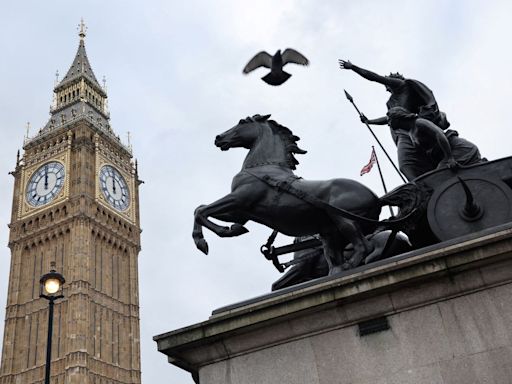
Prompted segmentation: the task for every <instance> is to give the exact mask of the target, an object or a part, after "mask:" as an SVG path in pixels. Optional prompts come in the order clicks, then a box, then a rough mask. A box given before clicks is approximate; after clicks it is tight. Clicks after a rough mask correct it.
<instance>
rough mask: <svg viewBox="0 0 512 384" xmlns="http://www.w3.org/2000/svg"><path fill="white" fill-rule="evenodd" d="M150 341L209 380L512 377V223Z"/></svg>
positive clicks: (498, 382)
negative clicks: (153, 341)
mask: <svg viewBox="0 0 512 384" xmlns="http://www.w3.org/2000/svg"><path fill="white" fill-rule="evenodd" d="M154 340H155V341H156V342H157V344H158V350H159V351H160V352H162V353H164V354H166V355H167V356H168V359H169V362H170V363H171V364H174V365H177V366H179V367H181V368H183V369H186V370H188V371H190V372H191V373H192V374H193V376H194V377H195V379H196V382H198V381H199V382H200V383H201V384H249V383H250V384H252V383H258V384H266V383H272V384H285V383H290V384H300V383H304V384H306V383H307V384H314V383H319V384H320V383H321V384H334V383H336V384H349V383H350V384H363V383H364V384H370V383H371V384H398V383H404V384H405V383H407V384H410V383H414V384H423V383H425V384H426V383H432V384H458V383H460V384H470V383H493V384H507V383H512V226H511V225H507V226H502V227H498V228H494V229H492V230H487V231H483V232H481V233H478V234H475V235H472V236H467V237H465V238H460V239H457V240H456V241H451V242H445V243H442V244H439V245H437V246H433V247H428V248H424V249H421V250H418V251H414V252H411V253H408V254H405V255H401V256H397V257H394V258H391V259H388V260H385V261H382V262H379V263H375V264H372V265H369V266H366V267H364V268H359V269H357V270H355V271H351V273H347V274H345V275H339V276H335V277H330V278H324V279H319V280H316V281H314V282H310V283H305V284H302V285H299V286H296V287H293V288H289V289H285V290H282V291H277V292H274V293H271V294H268V295H265V296H261V297H258V298H255V299H252V300H248V301H246V302H242V303H238V304H235V305H231V306H227V307H224V308H220V309H218V310H216V311H214V312H213V314H212V316H211V317H210V318H209V319H208V320H207V321H205V322H202V323H199V324H195V325H192V326H189V327H186V328H182V329H179V330H176V331H172V332H168V333H165V334H162V335H159V336H155V337H154Z"/></svg>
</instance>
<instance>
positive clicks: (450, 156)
mask: <svg viewBox="0 0 512 384" xmlns="http://www.w3.org/2000/svg"><path fill="white" fill-rule="evenodd" d="M363 118H364V117H363ZM387 118H388V124H389V126H390V127H391V129H392V131H393V133H394V136H396V137H397V146H398V148H400V147H401V146H400V142H401V141H405V140H406V141H407V142H411V143H412V146H413V148H414V153H411V152H408V153H407V156H404V154H403V153H402V154H401V155H402V156H400V152H399V159H401V165H405V166H406V167H407V169H409V170H413V173H412V174H409V175H406V176H407V177H408V179H409V180H412V179H414V178H416V177H418V176H421V175H422V174H424V173H425V172H428V171H431V170H434V169H436V168H443V167H448V168H456V167H457V166H460V165H463V166H464V165H471V164H476V163H479V162H481V161H482V157H481V155H480V151H479V150H478V147H477V146H476V145H475V144H473V143H472V142H470V141H468V140H466V139H463V138H462V137H459V134H458V132H457V131H454V130H452V129H448V130H446V131H445V132H443V130H442V129H441V128H440V127H439V126H437V125H436V124H434V123H433V122H432V121H430V120H427V119H425V118H422V117H420V116H418V114H416V113H412V112H410V111H408V110H406V109H405V108H401V107H393V108H391V109H390V110H389V111H388V113H387Z"/></svg>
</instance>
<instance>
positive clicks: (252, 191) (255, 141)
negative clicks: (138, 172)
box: [192, 115, 382, 274]
mask: <svg viewBox="0 0 512 384" xmlns="http://www.w3.org/2000/svg"><path fill="white" fill-rule="evenodd" d="M269 117H270V115H265V116H260V115H255V116H253V117H248V118H246V119H243V120H240V122H239V123H238V124H237V125H236V126H234V127H233V128H231V129H230V130H228V131H226V132H224V133H222V134H220V135H218V136H217V137H216V139H215V145H216V146H217V147H219V148H220V149H221V150H223V151H226V150H228V149H230V148H235V147H243V148H247V149H249V153H248V155H247V157H246V158H245V160H244V163H243V166H242V170H241V171H240V172H239V173H238V174H237V175H235V177H234V178H233V182H232V184H231V193H229V194H228V195H226V196H224V197H222V198H220V199H219V200H217V201H215V202H213V203H211V204H209V205H201V206H199V207H198V208H197V209H196V210H195V213H194V216H195V220H194V230H193V232H192V237H193V238H194V242H195V244H196V246H197V248H198V249H200V250H201V251H202V252H204V253H205V254H207V253H208V244H207V242H206V240H205V239H204V236H203V232H202V227H203V226H204V227H206V228H208V229H210V230H211V231H213V232H214V233H216V234H217V235H218V236H220V237H232V236H239V235H242V234H244V233H246V232H247V231H248V230H247V229H246V228H245V227H244V226H243V225H244V224H245V223H246V222H247V221H249V220H252V221H255V222H257V223H260V224H263V225H266V226H267V227H270V228H272V229H275V230H277V231H279V232H281V233H283V234H285V235H289V236H305V235H313V234H319V236H320V240H321V241H322V244H323V247H324V253H325V257H326V259H327V263H328V265H329V273H330V274H335V273H338V272H340V271H342V270H343V269H348V268H351V267H354V266H357V265H359V264H360V263H361V261H362V260H364V258H365V257H366V256H367V255H368V254H369V253H370V252H371V250H372V247H373V246H372V245H371V244H370V243H369V242H368V240H366V238H365V237H364V234H367V233H370V232H371V231H373V230H374V229H375V227H376V224H375V223H376V221H377V220H378V218H379V214H380V210H381V205H382V203H381V201H380V200H379V198H378V197H377V196H376V195H375V194H374V193H373V192H372V191H371V190H370V189H369V188H367V187H366V186H364V185H363V184H361V183H358V182H356V181H354V180H349V179H332V180H326V181H308V180H303V179H302V178H299V177H297V176H296V175H295V174H294V173H293V170H294V169H295V166H296V165H297V164H298V161H297V160H296V159H295V156H294V154H304V153H306V151H304V150H302V149H300V148H299V147H298V146H297V141H298V140H299V138H298V137H297V136H294V135H293V133H292V132H291V131H290V130H289V129H288V128H286V127H284V126H282V125H280V124H278V123H277V122H275V121H274V120H269ZM343 212H346V213H347V214H348V216H350V217H347V214H340V213H343ZM356 215H357V216H362V217H365V218H367V219H370V220H364V221H359V220H355V218H356V217H357V216H356ZM209 217H213V218H215V219H218V220H221V221H225V222H231V223H234V224H233V225H231V226H230V227H227V226H220V225H218V224H216V223H214V222H212V221H210V220H208V218H209ZM349 243H351V244H352V245H353V247H354V253H353V256H352V257H351V259H350V260H343V249H344V248H345V247H346V246H347V245H348V244H349Z"/></svg>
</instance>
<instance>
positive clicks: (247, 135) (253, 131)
mask: <svg viewBox="0 0 512 384" xmlns="http://www.w3.org/2000/svg"><path fill="white" fill-rule="evenodd" d="M269 117H270V115H264V116H260V115H254V116H253V117H247V118H246V119H241V120H240V121H239V122H238V124H237V125H235V126H234V127H233V128H231V129H228V130H227V131H226V132H224V133H221V134H220V135H218V136H217V137H216V138H215V145H216V146H217V147H219V148H220V149H221V150H222V151H227V150H228V149H229V148H240V147H242V148H247V149H249V148H251V146H252V144H253V143H254V142H255V140H256V139H257V138H258V135H259V125H260V124H261V123H263V122H265V121H266V120H267V119H268V118H269Z"/></svg>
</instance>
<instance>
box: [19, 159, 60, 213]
mask: <svg viewBox="0 0 512 384" xmlns="http://www.w3.org/2000/svg"><path fill="white" fill-rule="evenodd" d="M64 177H65V171H64V165H63V164H62V163H60V162H58V161H50V162H49V163H46V164H44V165H42V166H41V167H39V168H38V169H37V170H36V171H35V172H34V173H33V174H32V176H31V177H30V180H29V181H28V184H27V190H26V194H25V196H26V199H27V202H28V203H29V204H30V205H31V206H33V207H39V206H41V205H45V204H47V203H49V202H50V201H52V200H53V199H55V197H56V196H57V195H58V194H59V192H60V191H61V190H62V187H63V186H64Z"/></svg>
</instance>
